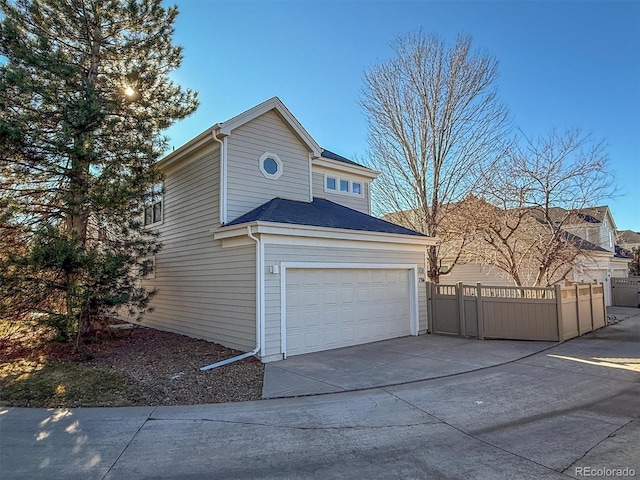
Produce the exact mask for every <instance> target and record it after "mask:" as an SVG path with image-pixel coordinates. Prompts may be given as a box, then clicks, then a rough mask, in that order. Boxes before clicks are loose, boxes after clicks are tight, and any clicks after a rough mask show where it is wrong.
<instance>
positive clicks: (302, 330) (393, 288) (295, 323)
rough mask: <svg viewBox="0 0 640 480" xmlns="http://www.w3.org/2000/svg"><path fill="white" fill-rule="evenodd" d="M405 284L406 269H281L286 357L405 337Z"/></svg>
mask: <svg viewBox="0 0 640 480" xmlns="http://www.w3.org/2000/svg"><path fill="white" fill-rule="evenodd" d="M410 284H411V282H410V270H386V269H376V270H374V269H370V270H369V269H291V270H287V278H286V302H287V306H286V308H287V311H286V335H287V340H286V342H287V346H286V350H287V356H291V355H299V354H302V353H310V352H317V351H321V350H329V349H332V348H339V347H347V346H350V345H359V344H362V343H368V342H375V341H378V340H386V339H389V338H396V337H402V336H406V335H410V334H411V298H410V297H411V294H410V291H411V290H410Z"/></svg>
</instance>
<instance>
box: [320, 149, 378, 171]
mask: <svg viewBox="0 0 640 480" xmlns="http://www.w3.org/2000/svg"><path fill="white" fill-rule="evenodd" d="M320 156H321V157H324V158H328V159H329V160H335V161H337V162H342V163H348V164H349V165H355V166H357V167H364V168H368V167H365V166H364V165H360V164H359V163H356V162H354V161H353V160H349V159H348V158H345V157H343V156H342V155H338V154H337V153H333V152H332V151H330V150H325V149H323V150H322V154H321V155H320Z"/></svg>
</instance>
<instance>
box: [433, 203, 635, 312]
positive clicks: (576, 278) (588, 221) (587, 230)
mask: <svg viewBox="0 0 640 480" xmlns="http://www.w3.org/2000/svg"><path fill="white" fill-rule="evenodd" d="M554 210H555V214H556V215H557V216H558V218H559V219H563V229H564V230H565V231H567V232H568V233H570V234H572V235H575V236H576V237H578V238H579V239H582V240H584V241H585V242H583V244H582V248H583V250H584V253H583V254H581V255H580V256H579V257H578V258H577V259H576V265H575V267H574V268H573V270H572V271H571V272H570V273H569V275H568V277H567V280H568V281H571V282H579V283H593V282H596V283H602V284H603V285H604V296H605V305H606V306H610V305H611V304H612V294H611V278H612V277H626V276H628V269H629V261H630V259H629V258H626V257H625V256H624V255H621V253H620V251H619V249H616V244H615V228H616V225H615V221H614V219H613V216H612V214H611V211H610V210H609V207H607V206H599V207H591V208H584V209H580V210H578V211H577V212H576V213H574V214H571V215H569V216H568V217H567V218H566V219H565V217H566V216H567V215H568V211H566V210H564V209H561V208H556V209H554ZM532 273H535V272H532ZM441 282H442V283H446V284H449V283H457V282H464V283H469V284H473V283H476V282H480V283H482V284H485V285H490V286H500V285H511V284H513V280H512V279H511V277H509V276H508V275H507V274H506V273H505V272H503V271H501V270H500V269H498V268H496V267H494V266H491V265H483V264H479V263H473V262H470V263H466V264H461V265H456V266H455V267H454V269H453V270H452V271H451V273H450V274H448V275H446V276H444V277H442V279H441Z"/></svg>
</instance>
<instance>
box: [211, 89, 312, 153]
mask: <svg viewBox="0 0 640 480" xmlns="http://www.w3.org/2000/svg"><path fill="white" fill-rule="evenodd" d="M271 110H275V111H276V112H278V113H279V114H280V116H281V117H282V118H283V119H284V120H285V122H287V123H288V124H289V127H291V129H292V130H293V131H294V132H295V133H296V135H297V136H298V138H300V140H301V141H302V143H304V144H305V145H306V146H307V148H309V151H310V152H312V153H313V154H314V155H315V156H316V157H319V156H320V155H321V154H322V147H320V145H318V144H317V143H316V141H315V140H314V139H313V137H312V136H311V135H309V132H307V131H306V130H305V128H304V127H303V126H302V124H301V123H300V122H299V121H298V119H297V118H296V117H294V116H293V114H292V113H291V112H290V111H289V109H288V108H287V107H286V106H285V105H284V103H282V100H280V99H279V98H278V97H272V98H270V99H269V100H266V101H264V102H262V103H260V104H258V105H256V106H255V107H252V108H250V109H249V110H246V111H244V112H242V113H241V114H239V115H236V116H235V117H233V118H230V119H229V120H227V121H226V122H222V123H219V124H217V125H215V126H214V127H216V126H217V127H218V132H219V134H220V135H230V134H231V131H232V130H234V129H236V128H238V127H240V126H242V125H244V124H245V123H248V122H250V121H251V120H253V119H255V118H257V117H259V116H260V115H264V114H265V113H267V112H269V111H271Z"/></svg>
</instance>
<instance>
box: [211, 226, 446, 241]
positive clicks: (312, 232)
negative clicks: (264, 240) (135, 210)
mask: <svg viewBox="0 0 640 480" xmlns="http://www.w3.org/2000/svg"><path fill="white" fill-rule="evenodd" d="M248 226H250V227H252V228H251V231H252V232H253V233H258V234H266V235H274V236H289V237H311V238H324V239H333V240H356V241H361V242H380V243H394V244H404V245H417V246H420V247H426V246H429V245H435V244H436V240H437V239H435V238H433V237H419V236H414V235H400V234H397V233H384V232H367V231H361V230H344V229H341V228H329V227H316V226H309V225H294V224H289V223H270V222H269V223H265V222H252V223H248V224H242V225H238V226H234V227H222V228H221V229H219V230H216V231H214V232H213V234H214V239H216V240H222V239H225V238H232V237H237V236H241V235H246V232H247V227H248Z"/></svg>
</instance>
